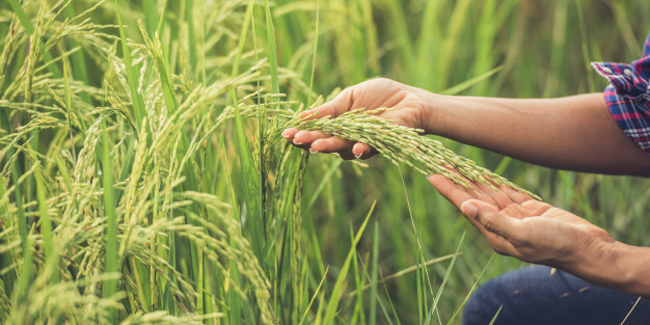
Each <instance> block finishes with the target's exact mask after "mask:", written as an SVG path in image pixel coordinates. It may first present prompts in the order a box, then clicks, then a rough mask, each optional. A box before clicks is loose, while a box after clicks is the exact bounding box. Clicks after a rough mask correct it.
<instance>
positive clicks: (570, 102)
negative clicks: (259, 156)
mask: <svg viewBox="0 0 650 325" xmlns="http://www.w3.org/2000/svg"><path fill="white" fill-rule="evenodd" d="M378 107H391V108H393V110H392V111H389V112H385V113H383V114H382V115H380V116H382V117H385V118H387V119H391V120H394V121H395V122H396V123H398V124H402V125H407V126H410V127H415V128H421V129H425V130H426V131H427V132H428V133H431V134H438V135H441V136H444V137H447V138H450V139H453V140H457V141H461V142H464V143H467V144H470V145H474V146H478V147H481V148H485V149H488V150H492V151H495V152H499V153H501V154H504V155H508V156H511V157H514V158H517V159H521V160H525V161H528V162H531V163H534V164H538V165H542V166H547V167H553V168H562V169H570V170H576V171H583V172H598V173H606V174H627V175H639V176H648V175H650V158H648V157H647V156H646V155H645V153H644V152H643V150H641V148H640V147H639V146H638V145H636V144H635V143H634V142H633V141H632V140H631V139H629V138H628V137H627V136H625V134H624V133H623V132H622V131H621V130H620V128H619V127H618V125H616V123H615V122H614V120H613V119H612V118H611V116H610V114H609V112H608V111H607V108H606V106H605V101H604V99H603V95H602V94H601V93H595V94H586V95H578V96H571V97H564V98H554V99H506V98H489V97H462V96H443V95H439V94H434V93H431V92H428V91H425V90H423V89H420V88H416V87H411V86H408V85H404V84H401V83H398V82H395V81H392V80H388V79H373V80H368V81H366V82H363V83H360V84H358V85H355V86H352V87H349V88H346V89H345V90H344V91H343V92H341V94H339V96H337V97H336V98H335V99H333V100H332V101H330V102H328V103H326V104H324V105H322V106H321V107H319V108H316V109H314V110H312V111H308V112H306V113H305V114H306V115H310V114H312V113H314V112H316V111H318V112H319V114H318V116H325V115H331V116H333V117H336V116H338V115H340V114H342V113H344V112H347V111H349V110H351V109H356V108H366V109H373V108H378ZM283 135H284V136H285V137H286V138H287V140H289V141H292V142H293V143H294V144H296V145H298V146H300V147H302V148H305V149H310V150H312V151H313V152H338V153H339V154H341V156H342V157H344V158H347V159H353V158H354V157H357V158H368V157H370V156H372V154H373V151H372V149H371V148H370V147H369V146H367V145H365V144H362V143H354V142H351V141H348V140H345V139H341V138H339V137H332V136H331V135H328V134H325V133H322V132H309V131H299V130H296V129H289V130H286V131H285V132H284V133H283Z"/></svg>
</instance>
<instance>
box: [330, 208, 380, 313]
mask: <svg viewBox="0 0 650 325" xmlns="http://www.w3.org/2000/svg"><path fill="white" fill-rule="evenodd" d="M376 204H377V201H375V202H373V203H372V206H371V207H370V211H368V214H367V215H366V218H365V220H364V221H363V223H362V224H361V227H359V230H358V231H357V234H356V235H355V236H354V240H353V241H352V246H351V247H350V251H349V252H348V256H347V258H346V259H345V262H344V263H343V266H342V267H341V272H340V273H339V276H338V278H337V279H336V282H335V283H334V288H333V289H332V295H331V298H330V302H329V304H328V305H327V309H326V310H325V318H324V319H323V322H324V323H325V324H333V323H334V317H336V313H337V312H338V306H339V303H340V301H341V298H342V293H343V284H344V283H345V280H346V278H347V276H348V270H349V269H350V263H351V262H352V258H354V256H355V255H356V254H355V252H356V247H357V244H358V243H359V240H361V235H362V234H363V231H364V230H365V229H366V225H368V220H370V216H371V215H372V212H373V211H374V210H375V205H376Z"/></svg>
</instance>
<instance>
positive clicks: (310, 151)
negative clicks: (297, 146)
mask: <svg viewBox="0 0 650 325" xmlns="http://www.w3.org/2000/svg"><path fill="white" fill-rule="evenodd" d="M309 153H318V151H316V150H314V149H312V148H311V147H309Z"/></svg>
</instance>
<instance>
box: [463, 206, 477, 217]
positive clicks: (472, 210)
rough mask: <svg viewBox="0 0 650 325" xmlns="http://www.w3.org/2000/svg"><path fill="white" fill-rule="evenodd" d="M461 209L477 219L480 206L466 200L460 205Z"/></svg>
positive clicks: (465, 213)
mask: <svg viewBox="0 0 650 325" xmlns="http://www.w3.org/2000/svg"><path fill="white" fill-rule="evenodd" d="M460 211H462V212H463V214H464V215H466V216H468V217H470V218H473V219H475V218H476V213H477V212H478V207H477V206H475V205H474V204H472V203H469V202H465V203H463V204H462V205H461V206H460Z"/></svg>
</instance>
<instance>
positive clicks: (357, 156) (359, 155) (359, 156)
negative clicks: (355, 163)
mask: <svg viewBox="0 0 650 325" xmlns="http://www.w3.org/2000/svg"><path fill="white" fill-rule="evenodd" d="M361 156H363V154H362V153H360V154H358V155H357V154H356V153H355V154H354V158H357V159H359V158H361Z"/></svg>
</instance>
